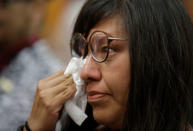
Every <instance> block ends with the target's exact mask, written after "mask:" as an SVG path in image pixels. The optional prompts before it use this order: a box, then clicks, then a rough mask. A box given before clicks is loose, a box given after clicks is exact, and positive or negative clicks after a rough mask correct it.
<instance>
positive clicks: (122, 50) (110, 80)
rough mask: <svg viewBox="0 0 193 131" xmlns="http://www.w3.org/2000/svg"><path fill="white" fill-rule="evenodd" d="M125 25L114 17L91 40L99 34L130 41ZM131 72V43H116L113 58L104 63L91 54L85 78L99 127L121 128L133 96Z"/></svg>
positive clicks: (109, 57)
mask: <svg viewBox="0 0 193 131" xmlns="http://www.w3.org/2000/svg"><path fill="white" fill-rule="evenodd" d="M122 25H123V23H122V20H121V18H120V17H118V16H116V17H111V18H108V19H105V20H103V21H101V22H99V23H98V24H97V25H96V26H95V27H94V28H92V29H91V30H90V33H89V36H90V34H92V32H94V31H98V30H99V31H104V32H106V33H107V34H108V35H109V36H111V37H116V38H127V35H126V32H125V31H124V29H123V26H122ZM89 36H88V38H87V39H89ZM130 70H131V67H130V57H129V49H128V40H126V41H119V40H114V41H112V42H111V44H110V50H109V56H108V58H107V60H106V61H105V62H103V63H97V62H96V61H94V59H92V56H91V54H90V53H89V54H88V57H87V61H86V63H85V65H84V67H83V69H82V72H81V78H82V79H83V80H85V81H86V82H87V83H88V85H87V87H86V92H87V94H88V102H89V103H90V104H91V106H92V108H93V115H94V118H95V120H96V121H97V122H98V123H100V124H103V125H105V126H107V127H109V128H112V129H117V128H120V127H121V125H122V120H123V117H124V112H125V110H126V102H127V98H128V93H129V85H130Z"/></svg>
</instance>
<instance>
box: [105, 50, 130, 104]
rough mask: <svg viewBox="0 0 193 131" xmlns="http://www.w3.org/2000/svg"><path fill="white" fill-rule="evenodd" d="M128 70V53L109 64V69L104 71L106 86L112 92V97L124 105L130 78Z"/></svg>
mask: <svg viewBox="0 0 193 131" xmlns="http://www.w3.org/2000/svg"><path fill="white" fill-rule="evenodd" d="M121 58H122V59H121ZM110 68H111V70H110ZM130 72H131V68H130V59H129V55H128V54H126V55H123V56H122V57H120V59H118V60H117V61H116V63H113V64H112V65H111V66H109V70H108V72H106V77H105V78H106V84H107V87H108V88H109V90H110V91H111V92H112V94H113V99H114V100H115V101H116V102H117V104H120V105H125V103H126V101H127V98H128V94H129V86H130V80H131V78H130ZM105 78H104V79H105Z"/></svg>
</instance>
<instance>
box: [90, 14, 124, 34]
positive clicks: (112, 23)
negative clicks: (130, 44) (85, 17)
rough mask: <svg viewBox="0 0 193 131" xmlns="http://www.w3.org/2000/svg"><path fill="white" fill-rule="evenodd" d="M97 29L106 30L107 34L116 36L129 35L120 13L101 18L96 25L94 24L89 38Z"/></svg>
mask: <svg viewBox="0 0 193 131" xmlns="http://www.w3.org/2000/svg"><path fill="white" fill-rule="evenodd" d="M95 31H103V32H106V33H107V34H109V35H110V36H112V37H113V36H114V37H127V35H126V31H125V28H124V22H123V20H122V18H121V16H119V15H117V16H113V17H109V18H106V19H104V20H101V21H100V22H99V23H98V24H97V25H96V26H94V27H93V28H92V29H91V30H90V32H89V35H88V38H89V37H90V35H91V34H92V33H93V32H95Z"/></svg>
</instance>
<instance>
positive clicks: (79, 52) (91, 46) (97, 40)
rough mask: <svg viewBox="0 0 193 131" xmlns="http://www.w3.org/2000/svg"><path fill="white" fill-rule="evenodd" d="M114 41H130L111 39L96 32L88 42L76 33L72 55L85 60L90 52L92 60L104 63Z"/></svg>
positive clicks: (103, 33)
mask: <svg viewBox="0 0 193 131" xmlns="http://www.w3.org/2000/svg"><path fill="white" fill-rule="evenodd" d="M114 40H119V41H126V40H128V39H125V38H116V37H110V36H108V34H107V33H105V32H103V31H95V32H93V33H92V34H91V35H90V38H89V41H88V42H87V41H86V38H85V37H84V36H83V35H82V34H80V33H76V34H75V35H74V36H73V37H72V40H71V46H72V55H73V56H75V57H83V58H85V57H86V56H87V55H88V51H90V52H91V55H92V58H93V59H94V60H95V61H96V62H99V63H102V62H104V61H106V60H107V58H108V55H109V49H110V43H111V42H112V41H114Z"/></svg>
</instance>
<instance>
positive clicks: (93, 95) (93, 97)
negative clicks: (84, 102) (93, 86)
mask: <svg viewBox="0 0 193 131" xmlns="http://www.w3.org/2000/svg"><path fill="white" fill-rule="evenodd" d="M87 94H88V102H90V103H92V102H98V101H101V100H103V98H104V97H105V96H107V95H109V94H107V93H103V92H97V91H91V92H87Z"/></svg>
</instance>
